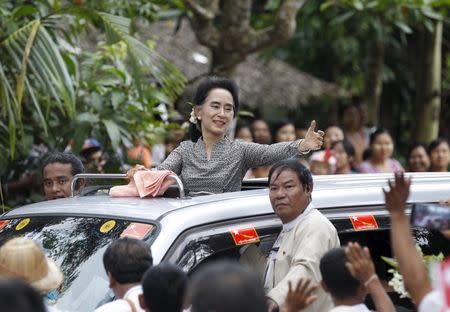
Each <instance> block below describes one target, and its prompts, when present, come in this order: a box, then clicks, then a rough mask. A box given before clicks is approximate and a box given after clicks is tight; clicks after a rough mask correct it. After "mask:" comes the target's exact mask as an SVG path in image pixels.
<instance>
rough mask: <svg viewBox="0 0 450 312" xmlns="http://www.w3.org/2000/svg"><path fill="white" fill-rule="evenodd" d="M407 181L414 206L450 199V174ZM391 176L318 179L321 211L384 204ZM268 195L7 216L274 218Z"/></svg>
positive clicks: (49, 205)
mask: <svg viewBox="0 0 450 312" xmlns="http://www.w3.org/2000/svg"><path fill="white" fill-rule="evenodd" d="M407 176H411V177H412V179H413V184H412V189H411V195H410V198H409V201H410V202H437V201H438V200H440V199H446V198H449V197H450V173H414V174H407ZM392 177H393V174H350V175H332V176H331V175H330V176H315V177H314V190H313V192H312V197H313V204H314V205H315V207H316V208H318V209H327V208H338V207H358V206H376V205H383V203H384V197H383V193H382V187H386V186H387V180H388V178H392ZM268 194H269V190H268V189H267V188H265V189H257V190H250V191H240V192H230V193H223V194H214V195H206V196H197V197H192V198H185V199H178V198H162V197H160V198H144V199H140V198H131V197H125V198H111V197H110V196H108V195H94V196H85V197H72V198H64V199H58V200H52V201H44V202H39V203H35V204H30V205H26V206H23V207H20V208H16V209H13V210H11V211H9V212H7V213H6V214H4V215H3V216H2V217H3V218H12V217H21V216H33V215H36V216H37V215H61V216H65V215H68V216H99V217H114V218H123V219H128V220H161V219H163V218H165V217H168V216H169V215H171V214H175V215H177V216H178V217H180V218H181V217H182V218H186V219H190V218H194V217H195V218H198V217H199V216H201V219H204V220H208V219H210V220H214V219H227V218H236V217H238V218H239V217H246V216H250V215H252V216H255V215H264V214H268V213H272V209H271V207H270V202H269V196H268ZM247 208H248V209H247ZM196 212H197V213H196ZM197 221H199V220H198V219H197Z"/></svg>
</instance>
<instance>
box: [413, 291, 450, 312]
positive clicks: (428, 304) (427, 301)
mask: <svg viewBox="0 0 450 312" xmlns="http://www.w3.org/2000/svg"><path fill="white" fill-rule="evenodd" d="M443 308H444V298H443V297H442V294H441V292H439V291H437V290H433V291H432V292H429V293H428V294H426V295H425V297H423V299H422V301H421V302H420V305H419V309H418V311H419V312H441V311H444V310H443Z"/></svg>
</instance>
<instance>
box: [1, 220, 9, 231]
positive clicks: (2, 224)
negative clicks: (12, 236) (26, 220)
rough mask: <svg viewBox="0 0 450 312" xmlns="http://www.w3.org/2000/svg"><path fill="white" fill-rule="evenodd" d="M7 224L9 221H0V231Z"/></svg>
mask: <svg viewBox="0 0 450 312" xmlns="http://www.w3.org/2000/svg"><path fill="white" fill-rule="evenodd" d="M9 222H10V220H0V231H1V230H3V229H4V228H5V227H6V226H7V225H8V223H9Z"/></svg>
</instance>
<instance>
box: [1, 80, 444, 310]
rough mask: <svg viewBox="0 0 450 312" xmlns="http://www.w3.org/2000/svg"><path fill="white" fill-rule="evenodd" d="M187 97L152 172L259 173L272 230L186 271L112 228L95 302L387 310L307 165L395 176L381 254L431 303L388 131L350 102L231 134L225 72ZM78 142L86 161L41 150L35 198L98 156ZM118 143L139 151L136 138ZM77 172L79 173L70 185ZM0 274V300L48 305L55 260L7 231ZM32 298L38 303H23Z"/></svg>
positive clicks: (416, 160) (198, 175)
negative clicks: (267, 246)
mask: <svg viewBox="0 0 450 312" xmlns="http://www.w3.org/2000/svg"><path fill="white" fill-rule="evenodd" d="M193 103H194V106H193V109H192V112H191V115H190V119H189V122H190V134H189V137H190V139H189V140H186V141H183V142H181V143H180V144H179V145H178V146H177V147H175V148H174V149H173V150H172V151H171V152H170V154H169V155H168V156H167V158H166V159H165V160H164V161H162V162H161V163H160V164H159V165H158V166H156V169H157V170H156V172H159V173H161V174H176V175H178V176H179V177H180V179H181V180H182V181H183V184H184V185H185V188H186V189H187V190H188V192H189V193H190V194H191V195H196V193H197V195H198V193H205V192H206V193H208V194H211V193H223V192H231V191H238V190H240V189H241V183H242V180H243V178H245V177H261V176H262V177H268V184H269V199H270V203H271V205H272V208H273V210H274V212H275V214H276V215H277V216H278V218H279V219H280V221H281V223H282V231H281V233H280V234H279V236H278V238H277V239H276V241H275V242H274V245H273V247H272V249H271V251H270V253H269V254H268V255H265V254H264V253H263V252H261V250H260V249H259V246H257V245H255V244H248V245H245V246H243V247H242V248H241V249H240V251H239V252H240V255H241V256H240V259H239V262H232V263H230V262H212V263H210V264H205V265H203V266H200V268H198V269H196V270H195V272H194V274H193V276H188V275H187V273H185V272H183V271H181V270H180V269H179V268H177V267H176V266H173V265H170V264H167V263H161V264H158V265H157V266H153V259H152V255H151V251H150V247H149V246H148V245H147V244H146V243H144V242H142V241H138V240H134V239H130V238H121V239H119V240H117V241H115V242H113V243H112V244H111V245H110V246H109V247H108V248H107V249H106V251H105V253H104V256H103V264H104V270H105V272H106V275H107V278H108V282H109V287H110V288H111V290H112V292H113V293H114V295H115V300H114V301H112V302H108V303H105V304H104V305H102V306H99V307H98V308H97V310H96V311H98V312H102V311H127V312H128V311H131V312H134V311H152V312H158V311H166V312H167V311H169V312H170V311H182V310H183V309H190V311H193V312H207V311H217V312H221V311H224V312H225V311H237V312H239V311H243V312H244V311H246V312H247V311H255V312H256V311H261V312H266V311H268V312H276V311H289V312H292V311H306V312H309V311H333V312H338V311H368V308H367V306H366V305H365V298H366V295H367V294H368V293H369V294H370V295H371V297H372V300H373V301H374V304H375V307H376V309H377V311H394V309H395V308H394V305H393V303H392V302H391V300H390V299H389V296H387V294H386V290H385V288H384V286H383V285H382V283H381V282H380V280H379V278H378V276H377V275H376V273H375V270H374V265H373V263H372V260H371V257H370V251H369V250H368V249H367V248H366V247H361V246H359V245H358V244H356V243H355V244H353V243H350V244H348V245H347V246H342V247H341V246H340V241H339V237H338V235H337V230H336V228H335V227H334V226H333V224H332V223H331V222H330V221H329V220H328V219H327V218H326V217H325V216H323V215H322V214H321V212H320V211H319V210H317V209H315V208H314V205H313V204H312V196H311V194H312V192H313V175H315V174H335V173H356V172H361V173H376V172H395V181H391V182H390V183H389V190H385V191H384V193H385V201H386V208H387V209H388V210H389V212H390V213H391V240H392V242H391V245H392V249H393V253H394V255H395V256H396V258H397V260H398V264H399V268H400V272H401V273H402V274H403V276H404V281H405V286H406V288H407V289H408V290H409V291H410V293H411V297H412V299H413V301H414V303H415V304H416V306H417V307H418V309H419V311H427V312H428V311H429V312H433V311H441V309H442V307H443V306H444V300H443V298H442V294H441V292H439V291H437V290H432V288H431V284H430V282H429V281H428V278H427V275H426V269H425V267H424V265H423V263H422V261H421V259H420V256H419V255H418V254H417V251H416V250H415V248H414V245H413V243H412V240H411V229H410V228H411V227H410V224H409V220H408V218H407V217H406V213H405V207H406V200H407V198H408V194H409V187H410V184H411V181H410V180H407V179H405V177H404V175H403V171H404V169H403V167H402V166H401V164H400V163H399V162H398V161H396V160H395V159H393V158H392V155H393V150H394V146H393V140H392V138H391V136H390V135H389V133H388V132H387V131H386V130H384V129H376V130H375V131H372V130H371V129H366V128H365V127H363V125H364V123H362V122H361V120H364V118H363V116H364V113H363V110H362V109H361V107H355V106H352V107H349V108H348V109H349V113H348V114H347V115H344V116H346V117H345V118H344V123H343V128H342V129H341V128H339V127H337V126H331V127H328V128H327V129H326V131H325V132H323V131H321V130H316V122H315V121H312V122H311V124H310V126H309V127H308V128H307V129H304V131H299V129H296V128H295V126H294V124H292V123H291V122H289V121H281V122H279V124H277V125H276V127H274V128H273V131H270V128H269V126H268V124H267V123H266V122H265V121H263V120H254V121H253V122H252V123H251V124H249V125H248V126H245V125H242V124H238V125H237V126H236V133H235V137H233V136H232V135H230V134H229V133H230V131H231V129H232V128H233V121H234V119H235V117H236V115H237V112H238V110H239V98H238V89H237V86H236V85H235V84H234V83H233V82H232V81H231V80H228V79H223V78H217V77H208V78H206V79H204V80H203V81H202V83H200V85H199V87H198V89H197V92H196V94H195V97H194V102H193ZM272 138H273V140H274V141H273V142H272ZM85 143H86V144H87V146H86V149H84V151H86V150H89V151H90V153H88V154H89V155H88V154H86V155H84V156H83V157H84V158H85V159H91V158H90V157H91V156H92V157H93V158H92V159H94V160H92V162H90V164H93V165H94V166H92V168H91V167H90V166H88V165H87V164H84V165H83V163H82V162H81V161H80V160H79V159H78V158H77V157H76V156H74V155H73V154H71V153H52V154H50V155H49V156H48V157H47V158H46V159H45V161H44V163H43V166H42V168H41V169H42V175H43V191H44V195H45V198H46V199H47V200H51V199H56V198H61V197H68V196H69V194H70V193H71V189H70V185H71V181H72V178H73V176H74V175H75V174H77V173H81V172H84V171H85V167H87V168H88V170H97V171H98V170H100V169H99V168H100V166H102V165H104V161H105V159H104V153H103V152H102V151H101V150H99V149H98V147H99V146H98V145H99V144H97V143H98V142H96V141H95V140H88V142H85ZM138 143H139V142H138ZM130 153H131V154H132V155H134V154H136V155H144V154H145V153H144V148H142V149H140V147H139V144H138V146H137V147H136V150H130ZM310 153H311V155H310V156H309V157H307V156H306V155H307V154H310ZM410 154H411V157H408V161H409V158H411V159H412V160H411V164H408V165H407V170H413V168H415V169H414V170H418V169H425V170H432V171H447V169H448V165H449V162H450V151H449V143H448V141H446V140H443V139H438V140H436V141H434V142H432V143H431V144H430V145H429V146H423V145H420V144H419V145H417V146H415V147H414V148H412V149H411V152H410ZM427 156H428V158H427ZM102 157H103V158H102ZM142 170H145V171H147V170H148V168H146V167H145V166H141V167H135V168H133V169H130V170H129V171H128V172H127V173H128V175H129V177H130V184H133V183H136V182H137V181H133V179H134V178H135V177H136V174H139V171H142ZM157 177H158V178H159V176H157ZM84 183H85V181H83V180H79V181H78V183H77V185H76V187H75V191H80V190H81V189H82V188H83V186H84ZM443 234H444V235H447V234H448V233H446V232H445V233H443ZM446 237H447V236H446ZM448 237H449V238H450V235H448ZM0 277H2V278H7V279H11V280H13V281H11V282H10V283H8V282H7V283H6V284H1V283H0V302H2V300H10V301H7V302H9V303H8V306H9V307H11V308H10V311H30V310H27V308H26V307H27V305H28V306H30V305H33V306H35V307H36V308H35V310H33V311H38V310H37V309H38V308H39V309H42V311H52V309H54V307H53V306H52V300H53V301H55V300H54V295H55V293H56V294H57V293H58V291H59V290H60V287H61V285H62V283H63V277H62V273H61V270H60V269H59V268H58V266H57V265H56V264H55V263H54V262H53V261H52V260H50V259H49V258H48V257H47V256H46V255H45V254H44V252H43V250H42V248H40V247H39V246H38V245H37V243H36V242H34V241H32V240H31V239H29V238H14V239H12V240H10V241H8V242H6V243H5V244H3V245H2V246H1V247H0ZM17 279H18V280H20V282H19V281H16V280H17ZM30 287H31V288H30ZM11 289H14V291H16V292H17V294H16V295H15V296H14V297H12V299H8V298H9V297H7V295H5V294H8V293H11V291H12V290H11ZM36 293H37V295H36ZM39 297H40V298H41V299H40V300H38V301H39V303H38V304H33V302H35V301H36V298H39ZM14 300H15V301H14ZM5 302H6V301H5ZM13 307H14V308H13Z"/></svg>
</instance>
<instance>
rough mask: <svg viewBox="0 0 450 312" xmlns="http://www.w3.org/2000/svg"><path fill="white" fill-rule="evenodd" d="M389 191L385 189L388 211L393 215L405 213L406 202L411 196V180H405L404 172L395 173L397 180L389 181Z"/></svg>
mask: <svg viewBox="0 0 450 312" xmlns="http://www.w3.org/2000/svg"><path fill="white" fill-rule="evenodd" d="M388 184H389V190H388V191H386V190H385V189H383V193H384V199H385V202H386V209H387V210H389V212H390V213H391V214H393V213H401V214H404V213H405V207H406V200H407V199H408V196H409V188H410V186H411V178H408V179H405V175H404V173H403V172H396V173H395V180H394V182H392V180H389V181H388Z"/></svg>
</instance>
